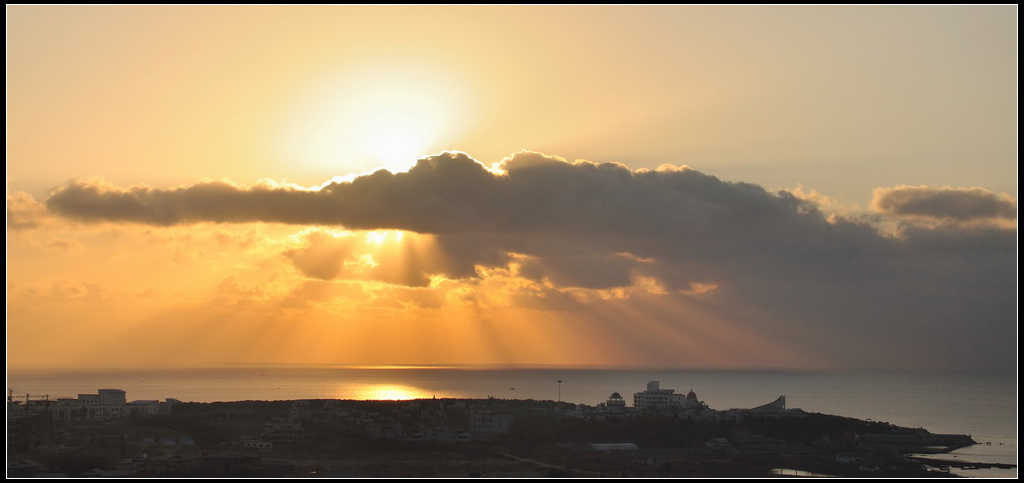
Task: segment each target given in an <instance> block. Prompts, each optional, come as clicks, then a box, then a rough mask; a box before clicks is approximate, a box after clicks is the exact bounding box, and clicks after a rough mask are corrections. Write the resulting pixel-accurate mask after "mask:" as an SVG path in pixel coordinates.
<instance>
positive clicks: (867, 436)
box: [7, 381, 975, 477]
mask: <svg viewBox="0 0 1024 483" xmlns="http://www.w3.org/2000/svg"><path fill="white" fill-rule="evenodd" d="M632 402H633V404H632V405H631V406H629V405H627V404H626V399H625V398H624V397H622V396H621V395H620V394H619V393H612V394H611V395H610V396H609V397H608V399H607V400H606V401H605V402H603V403H600V404H597V405H596V406H589V405H585V404H573V403H568V402H561V401H557V402H556V401H535V400H515V399H496V398H488V399H436V398H435V399H416V400H405V401H357V400H330V399H318V400H295V401H238V402H224V403H192V402H182V401H180V400H177V399H172V398H168V399H165V400H162V401H160V400H135V401H129V400H128V397H127V394H126V393H125V391H122V390H119V389H99V390H98V391H97V393H95V394H79V395H78V397H77V398H57V399H50V398H49V397H47V396H32V395H24V396H23V397H17V396H16V395H15V394H14V393H13V391H11V390H9V393H8V401H7V457H8V468H7V475H8V477H47V476H50V477H62V476H64V477H90V476H92V477H120V476H126V477H211V476H212V477H217V476H226V477H259V476H288V477H324V476H338V477H466V476H482V477H551V476H584V475H586V476H607V477H622V476H630V477H666V476H736V477H742V476H747V477H757V476H770V475H772V474H776V475H778V474H787V473H786V472H787V471H791V472H794V473H793V474H807V475H814V474H818V475H833V476H869V477H872V476H877V477H891V476H935V475H940V476H941V475H948V467H949V466H948V464H937V463H935V462H934V461H921V460H916V459H913V458H909V457H907V456H906V455H907V454H908V453H923V452H934V453H942V452H946V451H949V450H952V449H956V448H959V447H963V446H967V445H971V444H975V442H974V441H973V440H971V438H970V436H967V435H935V434H931V433H929V432H927V431H926V430H924V429H921V428H918V429H910V428H899V427H896V426H893V425H890V424H888V423H881V422H872V421H861V420H856V419H852V418H844V417H841V416H831V415H822V414H816V413H807V412H804V411H802V410H800V409H789V408H787V407H786V398H785V396H779V397H778V398H777V399H775V400H773V401H771V402H768V403H766V404H764V405H761V406H758V407H754V408H749V409H729V410H714V409H711V408H709V407H708V406H707V404H705V403H704V402H703V401H700V400H699V398H698V397H697V394H696V393H695V392H694V391H693V390H691V391H689V392H688V393H687V394H685V395H684V394H682V393H679V392H676V391H675V390H674V389H667V388H662V387H661V385H660V383H659V381H650V382H648V383H647V388H646V389H645V390H644V391H641V392H637V393H635V394H633V401H632Z"/></svg>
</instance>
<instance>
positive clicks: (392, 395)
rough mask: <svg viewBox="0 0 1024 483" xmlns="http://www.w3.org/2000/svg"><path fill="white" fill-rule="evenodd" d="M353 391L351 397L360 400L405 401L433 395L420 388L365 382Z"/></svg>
mask: <svg viewBox="0 0 1024 483" xmlns="http://www.w3.org/2000/svg"><path fill="white" fill-rule="evenodd" d="M353 391H354V392H355V394H354V397H352V399H358V400H362V401H407V400H410V399H428V398H430V397H433V394H429V393H427V392H426V391H424V390H422V389H420V388H417V387H412V386H402V385H394V384H367V385H363V386H359V387H356V388H354V389H353Z"/></svg>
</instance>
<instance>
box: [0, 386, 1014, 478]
mask: <svg viewBox="0 0 1024 483" xmlns="http://www.w3.org/2000/svg"><path fill="white" fill-rule="evenodd" d="M650 381H658V383H659V386H660V388H661V389H673V390H675V391H676V392H681V393H683V394H686V393H688V392H690V391H693V392H694V393H695V394H696V395H697V398H698V399H699V400H701V401H703V402H704V403H705V404H707V405H708V407H710V408H711V409H717V410H726V409H742V408H752V407H756V406H760V405H762V404H767V403H769V402H772V401H775V400H776V399H777V398H778V397H779V396H785V398H786V407H787V408H790V409H792V408H799V409H802V410H804V411H807V412H813V413H823V414H833V415H838V416H847V417H852V418H858V419H865V420H874V421H882V422H888V423H892V424H895V425H898V426H903V427H911V428H918V427H920V428H924V429H927V430H928V431H930V432H932V433H943V434H945V433H952V434H968V435H971V436H972V437H973V438H974V440H975V441H977V442H978V443H979V444H977V445H974V446H970V447H966V448H961V449H958V450H955V451H953V452H951V453H948V454H945V455H941V457H942V458H945V459H958V460H960V461H970V462H979V463H1000V464H1013V465H1016V464H1017V421H1018V420H1017V375H1016V373H1012V374H913V373H899V372H870V373H868V372H800V371H731V370H684V369H628V370H627V369H554V368H536V369H525V368H515V369H492V368H486V369H481V368H465V367H410V366H389V367H308V366H301V367H296V366H274V367H217V368H191V369H150V368H146V369H141V368H140V369H116V370H115V369H107V370H98V369H91V370H88V369H78V370H54V369H46V370H41V369H39V370H12V369H11V368H8V371H7V388H8V397H9V398H14V399H25V398H30V399H40V398H41V397H42V398H49V399H57V398H62V397H71V398H74V397H77V395H78V394H95V393H96V392H97V390H98V389H121V390H124V391H126V393H127V399H128V400H129V401H135V400H152V399H156V400H164V399H167V398H173V399H178V400H181V401H184V402H218V401H224V402H227V401H246V400H266V401H273V400H296V399H358V400H393V399H399V400H401V399H423V398H467V399H468V398H472V399H483V398H497V399H524V400H525V399H534V400H551V401H564V402H571V403H575V404H586V405H590V406H596V405H597V404H599V403H602V402H605V401H606V400H607V399H608V397H609V396H610V395H611V394H612V393H619V394H620V395H621V396H622V397H623V398H625V400H626V401H627V404H630V405H631V404H632V399H633V398H632V395H633V393H636V392H641V391H643V390H645V389H646V388H647V384H648V382H650ZM950 473H954V474H956V475H958V476H964V477H974V478H1017V469H1016V468H1013V469H993V468H987V469H986V468H980V469H956V468H951V469H950Z"/></svg>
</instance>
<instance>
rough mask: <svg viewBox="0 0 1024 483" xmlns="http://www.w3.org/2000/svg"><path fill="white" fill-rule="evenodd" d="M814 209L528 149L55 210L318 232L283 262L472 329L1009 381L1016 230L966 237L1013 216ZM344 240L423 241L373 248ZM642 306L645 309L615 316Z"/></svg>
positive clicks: (83, 201)
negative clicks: (997, 371)
mask: <svg viewBox="0 0 1024 483" xmlns="http://www.w3.org/2000/svg"><path fill="white" fill-rule="evenodd" d="M816 199H817V198H815V197H814V196H809V195H807V194H804V193H802V192H800V191H798V192H795V193H791V192H787V191H778V192H772V191H769V190H766V189H764V188H762V187H760V186H757V185H754V184H749V183H734V182H726V181H722V180H720V179H718V178H716V177H714V176H710V175H707V174H704V173H701V172H699V171H697V170H695V169H692V168H689V167H686V166H663V167H661V168H659V169H657V170H636V171H634V170H630V169H629V168H627V167H625V166H623V165H621V164H615V163H601V164H598V163H592V162H588V161H574V162H570V161H566V160H564V159H561V158H557V157H553V156H547V155H544V154H540V153H535V152H520V153H517V154H515V155H513V156H511V157H509V158H506V159H505V160H503V161H502V162H500V163H497V164H496V165H494V166H491V167H488V166H485V165H483V164H481V163H480V162H478V161H476V160H474V159H472V158H471V157H469V156H468V155H466V154H464V153H459V152H445V153H441V154H438V155H435V156H430V157H426V158H422V159H420V160H419V161H418V162H417V163H416V164H415V165H414V166H413V167H412V168H411V169H410V170H409V171H406V172H399V173H391V172H388V171H384V170H381V171H377V172H375V173H372V174H368V175H364V176H359V177H355V178H353V179H351V180H350V181H338V182H332V183H329V184H326V185H324V186H322V187H320V188H317V189H303V188H298V187H287V186H276V185H272V184H262V185H260V186H256V187H245V186H240V185H234V184H231V183H227V182H202V183H198V184H196V185H193V186H187V187H181V188H175V189H167V190H160V189H152V188H146V187H135V188H127V189H125V188H118V187H113V186H109V185H106V184H104V183H100V182H95V181H72V182H69V183H67V184H65V185H63V186H60V187H58V188H56V189H55V190H54V191H53V192H52V193H51V195H50V197H49V198H48V199H47V200H46V206H47V208H48V209H49V210H50V211H51V212H52V213H55V214H58V215H61V216H64V217H67V218H71V219H75V220H79V221H82V222H112V223H119V222H131V223H143V224H147V225H155V226H169V225H179V224H180V225H183V224H189V223H202V222H213V223H246V222H269V223H282V224H293V225H307V226H308V225H312V226H318V227H320V228H315V229H311V230H312V231H308V232H306V233H305V234H304V235H302V236H301V237H299V238H298V240H297V241H296V242H294V243H292V244H290V245H289V246H288V247H287V248H284V249H282V250H281V251H280V252H279V253H280V254H281V255H283V256H284V258H285V260H287V261H288V262H289V263H291V264H292V266H293V267H294V268H295V269H296V270H297V271H298V273H300V274H301V275H302V276H303V277H306V278H307V279H308V280H311V281H341V280H346V281H354V282H378V283H384V284H391V286H392V287H393V288H394V289H395V290H398V289H399V288H401V289H402V290H408V291H409V292H407V293H408V294H409V301H408V302H400V303H399V305H402V306H405V304H409V305H412V306H423V307H428V306H429V307H440V306H442V305H443V302H442V300H444V298H441V297H439V296H438V294H437V293H434V294H432V295H428V293H429V292H428V289H429V288H430V287H432V283H433V281H434V280H449V281H458V283H457V285H458V286H459V287H462V288H460V289H459V290H458V291H452V292H450V293H447V294H445V295H444V297H448V298H449V299H448V300H463V301H467V300H475V301H476V302H474V303H475V304H478V306H479V307H480V309H479V314H478V315H477V317H481V318H485V317H489V316H487V315H485V314H486V313H488V311H487V310H485V308H486V307H495V306H501V307H511V306H521V307H529V309H530V310H535V311H538V312H545V313H549V314H554V313H559V314H562V315H565V316H568V315H569V314H572V317H573V318H574V319H576V318H584V317H585V314H589V315H590V316H592V317H593V320H603V321H606V322H607V323H611V319H613V318H616V317H615V316H616V315H617V316H618V319H617V320H616V322H615V323H620V324H623V326H624V327H632V326H633V325H636V326H637V327H638V330H652V331H654V333H660V331H664V332H666V333H672V334H674V335H673V336H672V337H673V338H674V339H672V340H677V339H675V338H678V341H679V342H680V343H681V344H684V345H685V346H687V347H693V348H694V350H695V351H698V352H701V353H704V352H707V351H708V347H710V346H707V345H704V346H702V345H701V344H700V343H699V342H697V341H699V340H701V339H699V338H697V339H694V338H693V337H697V335H696V334H703V335H701V337H706V338H707V340H709V341H712V340H714V341H715V342H714V343H715V344H718V345H720V346H721V347H723V350H726V349H724V348H727V347H733V348H735V347H738V345H737V344H740V342H735V341H734V342H729V341H723V340H719V339H716V338H715V336H713V335H711V332H710V330H708V329H705V328H704V327H705V326H707V327H711V326H721V327H730V330H731V331H732V332H733V333H735V334H758V336H757V337H754V338H751V339H749V340H747V339H744V340H745V342H742V346H743V347H754V346H756V345H757V343H756V342H754V341H756V340H771V341H776V342H775V344H776V346H775V347H776V350H780V349H778V348H779V347H782V346H783V344H784V345H785V346H786V347H792V348H794V349H793V350H802V351H806V353H807V354H808V355H807V358H808V360H831V361H833V362H834V363H835V364H836V365H837V366H841V367H859V368H880V367H887V368H892V367H902V368H908V369H909V368H926V367H931V368H934V367H943V368H946V369H953V368H958V369H972V368H989V369H991V368H1007V369H1008V368H1010V367H1015V353H1016V349H1015V344H1016V338H1015V337H1013V336H1012V334H1015V327H1016V325H1015V324H1016V266H1017V260H1016V229H1015V223H1014V224H1013V226H1012V227H1009V226H1007V224H1006V223H1003V224H998V223H988V224H978V223H963V222H965V221H976V220H997V221H998V220H1007V219H1011V220H1012V219H1015V217H1016V200H1014V199H1012V198H1010V197H1008V196H1006V195H996V194H994V193H991V192H988V191H985V190H982V189H978V188H972V189H952V188H945V189H933V188H912V187H896V188H888V189H880V190H877V191H876V193H875V205H874V206H875V207H876V209H878V210H880V211H882V212H883V213H884V214H886V215H896V216H915V217H928V218H934V219H939V220H952V221H954V222H955V223H933V224H931V225H921V224H913V225H900V227H899V230H897V231H896V232H895V234H894V235H892V234H889V233H888V232H887V231H883V229H882V228H883V226H882V225H881V224H878V223H876V222H875V221H873V219H872V218H871V217H857V216H854V215H839V214H836V213H825V211H824V210H823V209H822V205H820V204H819V203H818V202H817V201H816ZM829 211H830V212H831V211H832V210H831V209H830V210H829ZM876 218H878V219H882V218H886V217H885V216H882V217H878V216H876ZM883 221H884V220H883ZM332 230H337V231H338V232H341V231H343V230H405V231H407V232H413V233H415V234H416V235H413V234H407V236H406V237H404V238H402V239H401V240H398V241H394V240H393V241H392V242H389V243H388V244H381V245H376V244H373V243H368V242H367V239H366V238H365V237H364V236H362V235H358V234H356V235H346V236H337V235H336V234H332V233H333V232H332ZM349 233H358V232H349ZM453 297H454V298H453ZM460 297H464V298H460ZM641 301H642V302H641ZM630 302H632V303H636V304H639V305H637V306H635V307H632V308H630V309H629V310H626V309H622V308H621V307H620V304H623V303H630ZM645 304H647V305H645ZM613 309H616V310H621V313H619V312H613V311H612V310H613ZM637 324H639V325H637ZM640 327H646V329H639V328H640ZM622 330H627V329H622ZM688 334H689V336H690V337H691V338H690V339H687V337H688ZM737 337H739V336H738V335H737ZM709 343H711V342H709ZM722 357H724V358H727V357H726V356H722ZM783 359H786V360H791V359H793V358H783ZM723 360H724V359H723ZM723 363H724V362H723Z"/></svg>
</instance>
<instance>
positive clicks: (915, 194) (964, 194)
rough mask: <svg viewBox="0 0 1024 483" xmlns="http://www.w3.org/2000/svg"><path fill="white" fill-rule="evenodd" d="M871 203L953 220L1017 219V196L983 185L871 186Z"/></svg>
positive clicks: (886, 209)
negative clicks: (1001, 192)
mask: <svg viewBox="0 0 1024 483" xmlns="http://www.w3.org/2000/svg"><path fill="white" fill-rule="evenodd" d="M872 206H873V207H874V208H875V209H876V210H879V211H881V212H884V213H889V214H894V215H904V216H923V217H931V218H941V219H948V220H957V221H968V220H989V219H1004V220H1016V219H1017V200H1015V199H1013V198H1012V197H1010V196H1009V195H1006V194H998V193H993V192H992V191H989V190H986V189H983V188H930V187H927V186H898V187H895V188H879V189H876V190H875V196H874V200H873V201H872Z"/></svg>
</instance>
